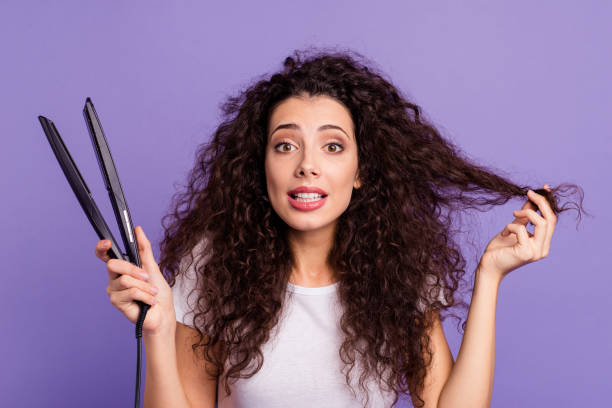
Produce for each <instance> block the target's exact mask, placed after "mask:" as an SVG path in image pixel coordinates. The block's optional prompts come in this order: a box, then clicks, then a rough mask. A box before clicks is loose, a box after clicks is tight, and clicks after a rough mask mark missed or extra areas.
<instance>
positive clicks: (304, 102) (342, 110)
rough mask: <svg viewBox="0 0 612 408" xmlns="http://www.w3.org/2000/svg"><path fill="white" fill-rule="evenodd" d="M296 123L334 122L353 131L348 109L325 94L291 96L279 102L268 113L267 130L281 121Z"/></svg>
mask: <svg viewBox="0 0 612 408" xmlns="http://www.w3.org/2000/svg"><path fill="white" fill-rule="evenodd" d="M285 122H287V123H296V124H297V125H299V126H300V127H302V126H309V125H312V126H319V125H322V124H334V125H337V126H340V127H342V128H343V129H344V130H345V131H346V132H347V133H349V134H352V133H353V119H352V118H351V113H350V111H349V110H348V109H347V108H346V106H344V105H343V104H342V103H341V102H339V101H338V100H336V99H334V98H332V97H329V96H326V95H317V96H308V95H304V96H291V97H289V98H287V99H285V100H284V101H282V102H280V103H279V104H278V105H277V106H276V107H275V108H274V109H273V110H272V114H271V115H270V120H269V122H268V132H270V131H271V130H272V129H274V128H275V127H276V126H278V125H280V124H282V123H285Z"/></svg>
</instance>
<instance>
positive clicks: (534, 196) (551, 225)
mask: <svg viewBox="0 0 612 408" xmlns="http://www.w3.org/2000/svg"><path fill="white" fill-rule="evenodd" d="M547 186H548V185H547V184H545V185H544V188H546V187H547ZM547 190H550V187H548V188H547ZM530 191H531V190H530ZM527 195H528V196H530V195H531V200H532V201H535V202H536V204H537V205H538V207H539V209H540V212H541V213H542V217H544V219H545V220H546V222H547V223H548V228H547V230H546V239H545V244H544V256H547V255H548V252H549V251H550V241H551V240H552V236H553V233H554V232H555V225H556V224H557V216H556V215H555V213H554V211H553V210H552V208H551V207H550V204H549V203H548V200H546V198H545V197H544V196H542V195H540V194H538V193H535V192H533V191H531V192H530V193H527Z"/></svg>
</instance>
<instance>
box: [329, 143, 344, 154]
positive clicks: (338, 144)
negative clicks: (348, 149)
mask: <svg viewBox="0 0 612 408" xmlns="http://www.w3.org/2000/svg"><path fill="white" fill-rule="evenodd" d="M330 145H335V146H338V147H340V148H341V149H342V150H344V147H342V145H341V144H340V143H333V142H332V143H328V144H326V146H330ZM328 151H329V150H328ZM336 151H337V148H336V149H334V150H333V151H331V153H336Z"/></svg>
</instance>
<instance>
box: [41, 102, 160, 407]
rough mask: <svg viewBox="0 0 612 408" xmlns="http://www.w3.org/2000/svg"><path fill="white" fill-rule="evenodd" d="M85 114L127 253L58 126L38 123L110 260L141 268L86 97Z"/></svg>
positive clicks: (124, 203)
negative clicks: (107, 246) (105, 243)
mask: <svg viewBox="0 0 612 408" xmlns="http://www.w3.org/2000/svg"><path fill="white" fill-rule="evenodd" d="M83 115H84V117H85V122H86V123H87V128H88V129H89V135H90V136H91V142H92V144H93V147H94V151H95V152H96V157H97V158H98V164H99V165H100V171H101V173H102V178H103V179H104V183H105V185H106V190H107V191H108V195H109V197H110V201H111V203H112V206H113V210H114V212H115V217H116V218H117V223H118V224H119V230H120V231H121V238H122V239H123V244H124V247H125V252H126V253H125V254H124V253H121V252H120V250H119V246H118V245H117V241H115V238H114V237H113V234H112V233H111V231H110V229H109V228H108V225H107V224H106V221H105V220H104V217H102V214H100V210H99V209H98V206H97V205H96V203H95V201H94V199H93V197H92V196H91V192H90V191H89V188H88V187H87V184H86V183H85V180H84V179H83V176H81V173H80V172H79V169H78V168H77V166H76V164H75V163H74V160H72V156H70V153H69V152H68V149H67V148H66V145H65V144H64V142H63V140H62V138H61V137H60V134H59V132H58V131H57V128H56V127H55V124H54V123H53V122H52V121H51V120H49V119H47V118H45V117H44V116H39V117H38V120H40V124H41V125H42V128H43V131H44V132H45V135H46V136H47V139H48V140H49V144H50V145H51V149H53V153H55V157H56V158H57V161H58V162H59V164H60V166H61V168H62V170H63V171H64V175H65V176H66V179H68V183H70V187H72V191H74V194H75V195H76V197H77V199H78V200H79V203H80V204H81V207H82V208H83V211H85V215H87V218H88V219H89V222H91V225H92V227H93V228H94V230H95V231H96V233H97V234H98V237H99V238H100V240H104V239H108V240H110V241H111V248H110V249H109V250H108V251H107V253H108V255H109V256H110V257H111V258H115V259H123V260H126V261H129V262H131V263H133V264H135V265H137V266H138V267H140V266H141V263H140V256H139V255H138V243H137V241H136V235H135V234H134V228H133V226H132V225H133V224H132V218H131V217H130V211H129V209H128V206H127V201H126V200H125V197H124V195H123V189H122V188H121V183H120V182H119V175H118V174H117V169H116V168H115V165H114V163H113V158H112V156H111V153H110V149H109V147H108V143H107V142H106V137H105V136H104V131H103V130H102V125H101V124H100V120H99V119H98V115H97V114H96V110H95V108H94V105H93V103H92V101H91V99H90V98H87V100H86V101H85V106H84V107H83ZM136 303H138V305H139V306H140V314H139V316H138V320H137V322H136V339H137V342H138V359H137V367H136V397H135V407H140V366H141V358H142V357H141V356H142V351H141V350H142V324H143V322H144V320H145V317H146V314H147V311H148V310H149V308H150V305H148V304H146V303H144V302H141V301H139V300H137V301H136Z"/></svg>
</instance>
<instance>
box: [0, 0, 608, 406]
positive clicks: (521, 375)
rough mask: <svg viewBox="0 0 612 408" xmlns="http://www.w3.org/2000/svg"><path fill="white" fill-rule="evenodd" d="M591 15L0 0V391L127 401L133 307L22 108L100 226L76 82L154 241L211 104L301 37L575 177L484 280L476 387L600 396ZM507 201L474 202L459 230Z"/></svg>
mask: <svg viewBox="0 0 612 408" xmlns="http://www.w3.org/2000/svg"><path fill="white" fill-rule="evenodd" d="M611 18H612V6H611V3H610V2H606V1H582V2H577V1H576V2H573V1H563V2H559V1H539V2H530V1H524V0H520V1H517V0H513V1H501V2H487V1H465V2H453V1H433V2H422V1H414V0H412V1H389V2H379V3H378V4H375V3H374V2H366V1H337V2H333V1H318V0H317V1H313V0H311V1H308V2H291V1H257V2H249V1H229V2H214V3H213V2H197V1H177V2H165V1H142V0H138V1H130V2H119V1H105V2H83V1H54V2H48V1H3V2H2V3H1V4H0V34H1V35H0V44H1V47H0V49H1V50H2V63H1V64H0V80H1V84H2V86H1V92H0V108H1V109H0V111H1V112H2V120H1V121H0V134H1V135H2V140H3V146H2V149H0V155H1V156H0V157H1V159H2V160H1V161H0V163H1V166H2V167H1V170H2V177H1V178H0V180H1V182H2V185H1V187H2V192H3V200H2V204H1V205H2V211H0V214H1V217H2V219H1V225H2V230H3V231H4V232H5V234H4V235H3V236H2V238H1V240H2V241H1V244H2V246H1V247H2V255H3V256H2V258H3V259H4V262H3V268H2V269H3V275H4V276H5V278H6V281H5V283H4V284H2V285H1V289H0V302H1V304H0V306H1V308H0V310H1V311H2V319H1V321H2V322H3V330H2V334H1V336H0V339H1V340H0V341H1V342H2V344H1V345H2V347H0V350H1V351H0V353H2V355H1V358H0V361H2V369H0V405H1V406H4V407H34V406H37V407H38V406H50V407H60V406H61V407H83V406H87V407H108V406H132V405H133V396H134V382H135V373H136V340H135V337H134V329H133V325H132V324H131V323H130V322H129V321H128V320H127V319H126V318H125V317H124V316H123V315H122V314H121V313H120V312H119V311H118V310H116V309H115V308H114V307H113V306H112V305H111V304H110V302H109V299H108V295H107V294H106V292H105V287H106V285H107V273H106V268H105V266H104V264H102V263H101V262H100V261H99V260H98V259H97V258H95V256H94V254H93V250H94V246H95V244H96V242H97V240H98V238H97V236H96V235H95V233H94V231H93V229H92V228H91V226H90V224H89V222H88V220H87V219H86V217H85V215H84V214H83V212H82V210H81V208H80V206H79V204H78V202H77V200H76V199H75V197H74V195H73V193H72V191H71V189H70V187H69V185H68V183H67V181H66V179H65V178H64V175H63V173H62V172H61V169H60V167H59V165H58V163H57V161H56V159H55V157H54V155H53V153H52V151H51V148H50V147H49V144H48V142H47V140H46V138H45V136H44V134H43V132H42V129H41V126H40V124H39V122H38V119H37V117H38V115H41V114H42V115H45V116H47V117H49V118H50V119H52V120H53V121H54V122H55V124H56V125H57V127H58V129H59V131H60V132H61V135H62V136H63V138H64V141H65V143H66V145H67V146H68V148H69V149H70V151H71V153H72V155H73V158H74V159H75V161H76V163H77V165H78V167H79V168H80V170H81V172H82V174H83V177H84V178H85V180H86V181H87V183H88V185H89V187H90V189H91V191H92V194H93V196H94V198H95V199H96V201H97V203H98V206H99V207H100V209H101V211H102V212H103V214H104V216H105V218H106V219H107V222H109V223H110V225H111V228H112V229H113V233H114V234H115V237H117V238H119V234H118V229H117V227H116V223H115V219H114V215H113V213H112V209H111V206H110V203H109V200H108V196H107V194H106V191H105V189H104V187H103V183H102V179H101V176H100V173H99V169H98V164H97V163H96V159H95V156H94V153H93V150H92V146H91V143H90V140H89V136H88V133H87V130H86V127H85V123H84V121H83V117H82V114H81V110H82V106H83V103H84V101H85V98H86V97H87V96H89V97H91V98H92V99H93V101H94V103H95V105H96V109H97V111H98V114H99V116H100V119H101V121H102V124H103V126H104V129H105V132H106V136H107V138H108V141H109V144H110V147H111V150H112V153H113V157H114V160H115V164H116V166H117V168H118V170H119V173H120V176H121V181H122V185H123V188H124V191H125V194H126V197H127V199H128V203H129V206H130V210H131V213H132V218H133V221H134V224H135V225H142V226H143V228H144V230H145V232H146V233H147V234H148V236H149V237H150V238H151V240H152V241H153V246H154V250H155V255H156V258H157V259H159V258H158V256H159V250H158V243H159V240H160V238H161V233H162V228H161V223H160V221H161V217H162V216H163V215H164V214H165V213H166V211H167V210H168V206H169V202H170V198H171V196H172V194H173V193H174V192H175V185H178V184H181V183H182V182H184V181H185V177H186V174H187V171H188V170H189V169H190V168H191V166H192V165H193V162H194V151H195V148H196V146H197V145H198V144H200V143H202V142H203V141H205V140H207V138H208V137H209V136H210V135H211V133H212V131H213V130H214V129H215V127H216V126H217V125H218V123H219V117H220V115H219V113H220V111H219V108H218V107H219V104H220V103H222V102H223V100H224V99H225V97H226V96H229V95H233V94H235V93H236V92H238V91H239V90H240V89H243V88H244V87H245V86H247V85H248V84H250V83H251V82H252V81H253V80H254V79H256V78H257V77H259V76H260V75H264V74H269V73H271V72H273V71H275V70H277V69H279V68H280V67H281V63H282V61H283V59H284V57H286V56H287V55H289V54H290V53H291V52H292V51H293V50H294V49H302V48H305V47H308V46H317V47H339V48H350V49H353V50H355V51H357V52H359V53H361V54H363V55H365V56H366V57H368V58H369V59H371V60H373V61H375V62H376V63H377V65H378V68H379V69H381V70H382V71H383V72H384V73H385V75H387V77H389V78H391V80H392V81H393V83H394V84H395V85H397V86H398V87H399V88H400V89H401V90H402V92H403V93H404V94H405V95H406V96H408V97H410V98H412V99H413V100H414V101H415V102H416V103H417V104H419V105H420V106H421V107H422V108H423V111H424V112H425V115H426V116H427V117H428V118H429V119H430V120H432V121H433V122H434V124H436V125H437V126H438V128H439V129H440V131H441V132H442V134H443V135H444V136H445V137H448V138H450V139H452V140H453V141H455V142H456V143H457V144H458V145H459V146H460V147H461V148H462V150H463V151H464V152H465V153H466V154H467V155H468V156H470V157H471V158H473V159H475V160H478V161H479V162H480V163H482V164H485V165H489V166H492V167H493V168H496V169H499V170H500V171H503V172H505V173H506V174H507V175H509V176H510V177H511V178H512V179H513V180H514V181H516V182H518V183H519V184H529V185H532V186H541V185H543V184H544V183H548V184H551V185H556V184H559V183H562V182H570V183H575V184H578V185H580V186H581V187H582V188H583V189H584V191H585V200H584V203H583V204H584V206H585V209H587V211H589V212H590V213H591V214H593V215H594V217H584V218H583V219H582V221H581V223H580V224H579V226H578V229H577V228H576V225H577V220H576V219H575V215H576V213H575V212H567V213H564V214H562V215H561V217H560V219H559V223H558V224H557V228H556V230H555V235H554V237H553V240H552V245H551V251H550V254H549V256H548V257H547V258H545V259H542V260H540V261H538V262H535V263H532V264H529V265H526V266H524V267H523V268H520V269H518V270H515V271H513V272H512V273H511V274H510V275H509V276H508V277H507V278H506V279H505V280H504V281H503V282H502V284H501V287H500V291H499V297H498V305H497V320H496V332H497V334H496V360H495V384H494V390H493V400H492V405H491V406H493V407H504V408H505V407H599V406H608V403H606V401H607V400H608V397H609V389H610V386H611V385H612V379H611V376H610V367H611V366H612V342H611V341H610V336H611V334H612V329H611V327H610V326H611V322H612V319H610V317H609V311H610V309H611V308H610V306H611V305H612V296H610V294H609V293H608V292H609V288H610V283H611V279H610V273H611V269H610V267H609V254H610V249H609V237H610V227H611V226H612V224H611V223H610V219H611V217H610V213H609V210H610V209H609V202H610V199H611V198H612V195H611V193H610V187H611V183H610V181H609V176H610V174H612V171H611V170H612V166H611V163H610V162H611V161H612V142H611V141H610V140H611V136H612V135H611V129H612V125H611V117H612V109H611V108H612V86H611V84H612V81H611V78H610V73H611V72H612V64H611V61H612V50H611V47H610V38H612V28H611V27H612V26H611V25H610V23H609V22H610V20H611ZM521 205H522V201H520V202H519V201H518V200H515V201H513V202H510V203H508V204H507V205H505V206H502V207H499V208H495V209H493V210H491V211H489V212H487V213H477V214H476V216H475V220H476V221H477V223H476V224H474V226H473V228H474V230H475V234H477V236H478V238H477V240H478V241H477V243H478V244H479V245H480V247H479V248H478V250H480V251H482V250H483V249H484V246H485V245H486V243H487V242H488V240H489V239H490V238H491V237H492V236H493V235H494V234H495V233H497V232H498V231H499V230H500V229H502V228H503V227H504V225H505V224H506V223H508V222H510V221H512V219H513V217H512V210H514V209H518V208H520V207H521ZM467 250H468V251H469V249H467ZM606 254H607V255H606ZM469 255H470V253H469V252H467V253H466V256H469ZM470 259H471V258H470ZM606 259H608V261H606ZM471 261H472V262H471V263H470V267H472V268H473V267H475V263H474V260H471ZM468 272H470V273H471V272H473V269H472V270H470V271H468ZM448 322H449V324H447V322H445V325H444V328H445V332H446V334H447V337H448V341H449V345H450V347H451V350H452V353H453V356H454V357H455V358H456V356H457V352H458V350H459V347H460V344H461V336H460V335H459V334H458V332H457V329H456V327H455V324H454V321H452V320H449V321H448ZM144 368H145V367H144V365H143V374H144ZM142 381H143V387H144V376H143V379H142ZM399 406H409V403H408V401H407V399H406V400H405V401H403V402H402V403H401V404H399Z"/></svg>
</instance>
